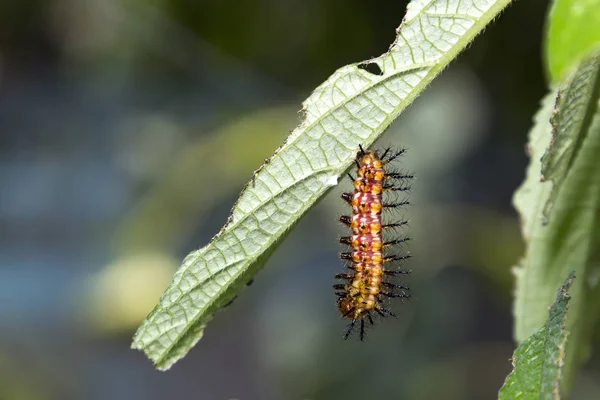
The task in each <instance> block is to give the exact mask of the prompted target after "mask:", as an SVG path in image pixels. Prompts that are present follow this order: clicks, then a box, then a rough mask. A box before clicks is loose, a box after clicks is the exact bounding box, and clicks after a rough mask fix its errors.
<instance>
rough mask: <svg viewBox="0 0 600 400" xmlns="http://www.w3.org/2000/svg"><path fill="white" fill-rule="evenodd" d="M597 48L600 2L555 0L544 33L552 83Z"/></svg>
mask: <svg viewBox="0 0 600 400" xmlns="http://www.w3.org/2000/svg"><path fill="white" fill-rule="evenodd" d="M599 45H600V1H598V0H554V2H553V4H552V7H551V9H550V15H549V16H548V22H547V34H546V50H545V52H546V68H547V69H548V73H549V75H550V80H551V81H552V82H558V81H559V80H560V79H562V78H563V77H564V76H565V74H566V73H567V71H568V70H569V69H570V68H572V67H574V66H575V65H576V64H577V62H578V61H579V60H580V59H581V58H582V57H583V56H584V55H585V54H586V53H589V52H590V51H591V50H592V49H593V48H594V47H597V46H599Z"/></svg>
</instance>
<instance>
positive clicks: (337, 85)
mask: <svg viewBox="0 0 600 400" xmlns="http://www.w3.org/2000/svg"><path fill="white" fill-rule="evenodd" d="M509 2H510V0H433V1H432V0H414V1H412V2H411V3H410V4H409V5H408V7H407V11H406V15H405V17H404V19H403V22H402V25H401V26H400V28H399V29H398V36H397V38H396V40H395V42H394V44H393V45H392V46H391V47H390V49H389V51H388V52H387V53H385V54H383V55H382V56H380V57H378V58H374V59H372V60H369V61H368V62H366V63H361V64H352V65H348V66H345V67H342V68H340V69H339V70H337V71H336V72H335V73H334V74H333V75H332V76H331V77H329V79H327V81H325V82H324V83H323V84H322V85H320V86H319V87H318V88H317V89H316V90H315V91H314V92H313V93H312V94H311V96H310V97H309V98H308V99H307V100H306V101H305V102H304V104H303V105H304V108H303V112H304V119H303V121H302V123H301V124H300V126H298V127H297V128H296V129H295V130H294V131H293V132H292V133H291V134H290V136H289V137H288V138H287V140H286V141H285V143H284V144H283V145H282V146H281V147H280V148H279V149H278V150H277V151H276V152H275V154H274V155H273V156H272V157H271V158H270V159H269V160H268V161H267V162H266V163H265V164H264V165H263V166H262V167H261V168H260V169H259V170H258V171H257V172H256V174H255V176H254V177H253V179H252V181H251V182H250V183H249V184H248V185H247V186H246V188H245V189H244V190H243V192H242V194H241V195H240V198H239V200H238V201H237V203H236V204H235V206H234V208H233V210H232V212H231V215H230V218H229V220H228V221H227V224H226V225H225V226H224V227H223V229H222V230H221V231H220V232H219V233H218V234H217V235H216V236H215V237H214V238H213V239H212V240H211V242H210V243H209V244H208V245H207V246H205V247H203V248H201V249H200V250H197V251H194V252H192V253H191V254H189V255H188V256H187V257H186V259H185V260H184V261H183V264H182V266H181V267H180V268H179V270H178V271H177V272H176V273H175V276H174V277H173V282H172V283H171V285H170V286H169V287H168V288H167V290H166V291H165V293H164V294H163V296H162V297H161V299H160V300H159V303H158V305H157V306H156V307H155V308H154V310H153V311H152V312H151V313H150V314H149V315H148V317H147V318H146V320H145V321H144V322H143V323H142V325H141V326H140V328H139V329H138V331H137V333H136V335H135V337H134V341H133V344H132V347H133V348H135V349H141V350H143V351H144V352H145V353H146V354H147V355H148V357H149V358H150V359H151V360H152V361H153V362H154V363H155V365H156V367H157V368H159V369H167V368H169V367H170V366H171V365H172V364H173V363H174V362H175V361H177V360H178V359H180V358H181V357H183V356H184V355H185V354H186V353H187V352H188V350H189V349H190V348H191V347H192V346H193V345H194V344H195V343H196V342H197V341H198V340H199V339H200V337H201V335H202V331H203V329H204V327H205V325H206V324H207V322H208V321H209V320H210V318H211V317H212V315H213V314H214V313H215V312H216V311H218V310H219V309H220V308H222V307H223V306H224V305H226V304H227V303H228V302H229V301H231V300H232V299H233V298H234V296H235V295H236V294H237V292H239V290H240V289H241V288H243V287H244V285H245V284H246V283H247V282H248V281H249V280H250V279H251V278H252V276H253V275H254V274H255V273H256V272H257V271H258V270H259V269H260V268H261V267H262V266H263V265H264V263H265V261H266V259H267V258H268V256H269V255H270V253H271V252H272V251H273V250H274V249H275V247H276V245H277V243H278V242H279V241H280V240H281V239H282V237H283V236H284V235H285V234H286V233H287V232H288V231H289V229H290V228H291V227H292V226H294V224H296V223H297V222H298V220H299V219H300V217H301V216H302V215H304V214H305V213H306V212H307V211H308V210H309V209H310V208H311V207H312V206H313V205H314V204H315V203H316V202H317V200H319V199H320V198H321V197H322V196H323V195H324V194H325V193H326V192H327V191H328V190H329V189H331V188H332V187H333V186H335V185H336V184H337V180H338V177H339V176H340V175H341V174H342V173H344V171H346V170H347V169H348V167H349V166H350V164H351V163H352V161H353V158H354V156H355V154H356V152H357V150H358V146H359V144H362V145H363V146H365V147H369V146H370V145H371V144H372V143H373V142H374V141H375V139H377V137H378V136H379V135H381V133H382V132H383V131H384V130H385V129H386V128H387V127H388V126H389V125H390V124H391V123H392V121H393V120H394V119H395V118H396V117H397V116H398V114H400V112H401V111H402V110H404V109H405V108H406V107H407V106H408V105H409V104H410V103H411V102H412V101H413V100H414V99H415V97H417V95H418V94H419V93H421V92H422V91H423V89H424V88H425V87H426V86H427V85H428V84H429V83H430V82H431V80H432V79H433V78H434V77H435V76H436V75H437V74H438V73H440V72H441V70H442V69H443V68H445V67H446V66H447V65H448V63H449V62H450V61H452V60H453V59H454V58H455V57H456V56H457V54H458V53H459V52H460V51H461V50H463V49H464V48H465V47H466V46H467V45H468V44H469V42H470V41H471V40H472V39H473V38H474V37H475V35H476V34H478V33H479V32H480V31H481V30H482V29H483V28H484V27H485V26H486V25H487V24H488V22H490V21H491V20H492V19H493V18H494V17H496V16H497V15H498V13H499V12H500V11H501V10H502V9H503V8H504V7H505V6H506V5H507V4H508V3H509ZM249 140H252V139H249ZM207 167H208V168H211V167H212V166H207ZM214 172H215V173H218V169H215V170H214ZM190 184H192V185H201V184H202V182H191V183H190Z"/></svg>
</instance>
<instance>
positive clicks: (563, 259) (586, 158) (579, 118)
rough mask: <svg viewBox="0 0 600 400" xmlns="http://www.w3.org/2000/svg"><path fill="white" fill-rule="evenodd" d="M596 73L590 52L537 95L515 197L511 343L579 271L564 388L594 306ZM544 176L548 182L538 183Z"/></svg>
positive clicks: (599, 60)
mask: <svg viewBox="0 0 600 400" xmlns="http://www.w3.org/2000/svg"><path fill="white" fill-rule="evenodd" d="M599 76H600V56H599V55H598V54H594V55H592V56H591V57H589V58H586V59H585V60H583V61H582V62H581V64H580V65H579V67H578V68H577V70H576V71H575V72H574V74H573V75H572V76H571V77H570V78H569V79H567V80H566V81H565V82H564V83H563V84H562V85H561V87H560V89H559V91H558V92H554V93H551V94H550V95H549V96H547V97H546V98H545V99H544V100H543V102H542V108H541V109H540V111H539V113H538V114H537V116H536V118H535V125H534V127H533V128H532V130H531V132H530V136H529V144H528V151H529V153H530V157H531V161H530V165H529V167H528V170H527V176H526V179H525V181H524V182H523V184H522V185H521V187H520V188H519V190H518V191H517V192H516V193H515V197H514V204H515V207H516V208H517V210H518V211H519V213H520V215H521V220H522V230H523V236H524V238H525V241H526V245H527V248H526V251H525V256H524V257H523V259H522V260H521V262H520V265H519V266H518V268H516V276H517V291H516V299H515V305H514V314H515V339H516V340H517V342H519V343H520V342H523V341H524V340H526V339H527V338H528V337H530V336H531V335H532V334H533V333H534V332H535V331H536V330H537V329H538V328H539V327H540V326H541V325H542V324H543V323H544V320H545V319H546V311H547V307H548V305H549V304H550V303H551V302H552V300H553V298H554V292H555V288H556V287H558V286H559V285H560V284H561V283H562V280H563V279H564V276H566V275H567V274H568V273H569V272H570V271H573V270H574V271H575V274H576V275H577V277H578V279H577V280H576V281H575V282H574V283H573V286H572V288H571V290H570V293H571V295H572V297H573V300H572V302H571V311H570V316H569V321H568V325H567V328H568V330H569V331H570V332H571V337H570V340H569V345H568V346H569V348H568V352H567V358H566V360H565V367H564V376H565V381H564V385H563V387H564V388H565V389H568V388H569V387H570V385H571V384H572V378H573V376H572V374H573V372H574V368H575V367H576V366H577V365H578V364H579V363H580V362H581V361H582V360H583V359H584V358H585V357H586V354H587V351H588V349H587V347H588V345H589V340H590V334H591V328H592V327H593V325H594V323H595V322H596V320H597V312H598V306H599V305H600V290H599V288H600V286H599V285H598V284H597V283H598V276H597V275H598V272H599V270H598V267H599V266H600V251H599V250H600V229H599V227H600V162H598V154H600V112H599V110H598V102H599V100H600V97H599V93H600V91H599V89H600V80H599ZM558 93H560V95H558V97H557V94H558ZM555 99H556V100H555ZM554 104H556V108H555V107H554ZM542 174H546V177H547V178H551V179H554V180H553V181H542Z"/></svg>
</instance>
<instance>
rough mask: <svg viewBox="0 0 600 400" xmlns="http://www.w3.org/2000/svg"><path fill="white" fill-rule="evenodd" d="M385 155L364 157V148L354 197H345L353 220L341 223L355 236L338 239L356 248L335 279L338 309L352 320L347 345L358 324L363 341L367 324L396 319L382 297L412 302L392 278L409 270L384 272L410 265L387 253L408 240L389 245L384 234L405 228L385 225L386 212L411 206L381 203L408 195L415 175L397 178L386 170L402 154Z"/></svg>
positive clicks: (358, 157) (343, 219)
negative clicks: (376, 317) (391, 196)
mask: <svg viewBox="0 0 600 400" xmlns="http://www.w3.org/2000/svg"><path fill="white" fill-rule="evenodd" d="M389 150H390V149H387V150H385V151H384V152H383V153H382V154H381V156H380V155H379V154H377V152H376V151H368V152H367V151H365V150H363V148H362V147H360V151H359V152H358V154H357V155H356V166H357V176H356V179H354V178H352V176H350V179H352V180H353V181H354V191H353V192H352V193H344V194H342V199H344V200H345V201H346V202H348V203H349V204H350V205H351V206H352V215H351V216H348V215H342V216H341V217H340V221H341V222H342V223H344V224H345V225H347V226H349V227H350V228H351V229H352V236H345V237H342V238H340V243H342V244H345V245H348V246H350V247H352V251H351V252H343V253H340V258H342V259H343V260H348V261H349V262H348V263H347V265H346V266H347V268H348V269H350V272H349V273H345V274H338V275H336V278H337V279H342V280H345V281H346V282H345V283H340V284H336V285H334V286H333V287H334V288H335V289H336V295H337V296H338V299H337V307H338V309H339V310H340V312H341V313H342V316H343V317H345V318H348V319H350V320H352V322H351V323H350V325H349V326H348V329H347V330H346V334H345V335H344V339H347V338H348V336H350V334H351V333H352V330H353V328H354V326H355V324H356V322H357V321H360V340H363V339H364V333H365V318H366V319H367V320H368V321H369V322H370V324H371V325H373V318H372V316H371V313H373V312H375V313H377V314H378V315H380V316H386V315H391V316H395V314H394V313H393V312H391V311H389V310H387V309H386V308H385V307H384V306H383V305H382V300H383V297H399V298H405V299H406V298H409V297H410V295H409V294H408V293H407V291H408V287H406V286H403V285H397V284H394V283H392V282H390V279H389V278H390V277H393V276H397V275H402V274H408V273H410V271H407V270H390V269H386V268H384V265H385V264H386V263H391V262H399V261H402V260H406V259H408V258H409V257H410V256H409V255H407V254H406V255H401V254H389V255H385V254H384V252H385V250H386V249H388V248H390V247H391V246H394V245H397V244H400V243H404V242H406V241H407V240H409V238H408V237H402V238H399V239H394V240H388V241H385V240H384V239H383V231H384V230H386V229H389V228H392V229H393V228H397V227H401V226H403V225H405V224H406V223H407V222H406V221H398V222H394V223H387V224H383V223H382V218H381V217H382V212H383V210H384V209H386V208H396V207H403V206H405V205H407V204H409V202H408V201H406V200H403V201H399V202H388V203H385V202H384V201H383V193H384V192H387V191H390V192H398V191H400V192H404V191H408V190H409V189H410V188H409V187H408V186H406V185H404V184H403V183H404V182H405V181H406V180H408V179H412V178H413V176H412V175H408V174H404V173H401V172H393V171H390V170H389V168H388V164H389V163H390V162H392V161H393V160H395V159H396V158H398V157H399V156H400V155H402V154H403V153H404V152H405V150H404V149H402V150H400V151H398V152H396V153H393V154H388V153H389ZM386 157H387V158H386Z"/></svg>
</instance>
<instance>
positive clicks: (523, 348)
mask: <svg viewBox="0 0 600 400" xmlns="http://www.w3.org/2000/svg"><path fill="white" fill-rule="evenodd" d="M574 277H575V276H574V275H573V273H571V274H570V275H569V277H568V278H567V280H566V282H565V283H564V285H563V286H561V287H560V288H559V290H558V294H557V295H556V300H555V301H554V303H553V304H552V306H550V310H549V312H548V319H547V320H546V323H545V324H544V326H543V327H542V328H540V329H539V330H538V331H537V332H535V333H534V334H533V335H531V336H530V337H529V338H527V339H526V340H525V341H523V343H521V344H520V345H519V347H518V348H517V349H516V350H515V353H514V355H513V358H512V363H513V368H514V369H513V371H512V372H511V373H510V374H509V375H508V377H507V378H506V381H505V382H504V385H503V386H502V388H501V389H500V393H499V396H498V399H499V400H505V399H506V400H509V399H510V400H513V399H536V400H537V399H559V398H560V383H561V378H562V376H561V375H562V367H563V365H564V361H565V347H566V343H567V338H568V337H569V332H568V331H567V330H566V329H565V327H566V324H567V313H568V311H569V300H570V296H569V294H568V293H567V290H569V287H570V286H571V283H572V282H573V278H574Z"/></svg>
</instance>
